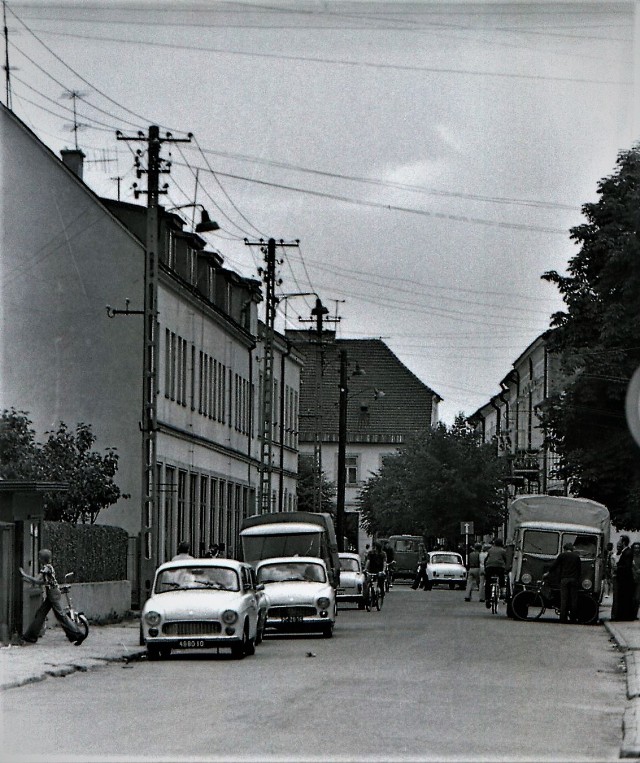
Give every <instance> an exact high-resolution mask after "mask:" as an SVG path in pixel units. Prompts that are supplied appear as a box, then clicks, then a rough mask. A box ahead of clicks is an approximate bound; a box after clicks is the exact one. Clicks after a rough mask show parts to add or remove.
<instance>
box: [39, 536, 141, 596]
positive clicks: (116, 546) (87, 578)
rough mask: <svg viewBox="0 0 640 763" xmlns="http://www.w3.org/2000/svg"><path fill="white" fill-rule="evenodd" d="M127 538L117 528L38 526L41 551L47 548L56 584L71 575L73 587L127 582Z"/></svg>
mask: <svg viewBox="0 0 640 763" xmlns="http://www.w3.org/2000/svg"><path fill="white" fill-rule="evenodd" d="M128 545H129V537H128V535H127V531H126V530H123V529H122V528H121V527H112V526H111V525H71V524H68V523H67V522H43V523H42V548H50V549H51V551H52V553H53V566H54V568H55V570H56V575H57V577H58V581H59V582H62V580H63V578H64V576H65V573H67V572H73V573H74V576H73V582H74V583H101V582H103V581H106V580H126V579H127V552H128Z"/></svg>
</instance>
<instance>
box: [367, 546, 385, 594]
mask: <svg viewBox="0 0 640 763" xmlns="http://www.w3.org/2000/svg"><path fill="white" fill-rule="evenodd" d="M386 566H387V557H386V556H385V553H384V551H383V550H382V545H381V544H380V543H379V542H378V541H375V542H374V544H373V548H372V549H371V551H369V553H368V554H367V557H366V561H365V565H364V571H365V572H366V573H367V574H368V575H370V576H371V577H372V578H373V579H374V580H377V581H378V589H379V590H384V578H385V568H386Z"/></svg>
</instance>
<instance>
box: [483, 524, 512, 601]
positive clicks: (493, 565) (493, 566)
mask: <svg viewBox="0 0 640 763" xmlns="http://www.w3.org/2000/svg"><path fill="white" fill-rule="evenodd" d="M506 569H507V552H506V550H505V548H504V542H503V540H502V538H496V539H495V540H494V541H493V544H492V545H491V547H490V548H489V550H488V551H487V556H486V559H485V560H484V599H485V602H484V605H485V607H486V608H487V609H490V608H491V602H490V601H489V598H490V594H491V579H492V578H498V579H499V581H500V590H501V591H502V590H503V589H504V578H505V572H506Z"/></svg>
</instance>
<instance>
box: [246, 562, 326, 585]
mask: <svg viewBox="0 0 640 763" xmlns="http://www.w3.org/2000/svg"><path fill="white" fill-rule="evenodd" d="M258 582H259V583H284V582H310V583H326V582H327V576H326V575H325V572H324V567H323V566H322V565H321V564H313V563H312V562H280V563H279V564H263V565H262V566H261V567H260V569H259V570H258Z"/></svg>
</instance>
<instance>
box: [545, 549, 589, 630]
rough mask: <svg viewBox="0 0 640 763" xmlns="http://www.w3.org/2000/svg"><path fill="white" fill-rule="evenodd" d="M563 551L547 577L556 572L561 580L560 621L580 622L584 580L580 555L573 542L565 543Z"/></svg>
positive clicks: (547, 573) (550, 568)
mask: <svg viewBox="0 0 640 763" xmlns="http://www.w3.org/2000/svg"><path fill="white" fill-rule="evenodd" d="M562 548H563V551H562V553H561V554H558V556H557V557H556V558H555V560H554V562H553V564H552V565H551V567H549V571H548V572H546V573H545V574H544V577H547V575H549V574H550V573H552V572H555V573H556V575H557V577H558V578H559V580H560V622H561V623H566V622H568V620H569V619H571V622H572V623H577V622H578V592H579V591H580V582H581V580H582V574H581V562H580V556H579V555H578V554H577V553H576V552H575V551H574V550H573V544H572V543H565V544H564V546H563V547H562Z"/></svg>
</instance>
